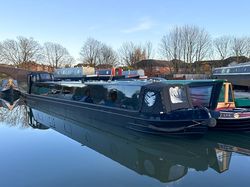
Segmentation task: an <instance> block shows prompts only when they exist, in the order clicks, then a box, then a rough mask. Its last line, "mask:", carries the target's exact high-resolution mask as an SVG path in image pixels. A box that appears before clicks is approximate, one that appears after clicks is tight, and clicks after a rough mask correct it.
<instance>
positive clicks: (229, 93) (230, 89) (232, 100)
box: [228, 84, 234, 102]
mask: <svg viewBox="0 0 250 187" xmlns="http://www.w3.org/2000/svg"><path fill="white" fill-rule="evenodd" d="M228 102H234V99H233V93H232V85H231V84H230V85H229V89H228Z"/></svg>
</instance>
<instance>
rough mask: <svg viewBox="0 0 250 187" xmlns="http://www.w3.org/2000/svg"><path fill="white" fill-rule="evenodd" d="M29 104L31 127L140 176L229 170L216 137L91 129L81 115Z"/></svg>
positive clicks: (171, 177)
mask: <svg viewBox="0 0 250 187" xmlns="http://www.w3.org/2000/svg"><path fill="white" fill-rule="evenodd" d="M30 107H31V108H30ZM30 107H28V111H29V115H30V117H29V118H31V119H32V121H33V122H35V123H34V124H31V126H32V127H33V128H36V129H37V128H40V127H41V128H42V129H43V130H44V127H47V128H51V129H53V130H55V131H57V132H59V133H61V134H63V135H65V136H67V137H69V138H71V139H73V140H75V141H77V142H79V143H80V144H81V145H83V146H87V147H89V148H90V149H93V150H94V151H96V152H97V153H100V154H102V155H104V156H106V157H107V158H109V159H111V160H113V161H115V162H118V163H119V164H121V165H122V166H124V167H127V168H128V169H131V170H132V171H135V172H136V173H138V174H140V175H144V176H148V177H152V178H154V179H156V180H158V181H161V182H163V183H169V182H173V181H177V180H179V179H181V178H183V177H185V175H187V174H188V172H189V171H206V170H208V169H210V168H211V169H213V170H215V171H216V172H218V173H222V172H225V171H227V170H228V169H229V165H230V161H231V155H232V150H231V151H224V150H223V149H224V148H225V147H226V146H223V144H218V143H217V141H218V140H216V141H207V139H205V138H203V139H200V140H199V141H195V140H192V139H186V140H185V141H183V140H182V139H178V138H171V137H162V136H153V135H148V134H141V133H139V132H135V131H133V132H132V133H131V131H130V130H129V129H123V128H120V127H118V126H113V125H110V124H109V123H106V122H101V121H99V122H98V121H96V122H94V123H97V124H96V125H95V126H96V127H99V128H93V127H92V125H89V124H88V123H86V120H85V118H84V116H82V121H81V122H78V121H76V120H75V119H69V118H67V117H62V116H65V115H58V113H59V112H57V114H56V113H55V112H50V110H48V108H44V107H42V108H41V107H40V105H37V104H36V103H31V104H30ZM72 110H77V109H72ZM58 111H60V112H61V113H62V114H64V113H65V110H63V108H58ZM75 112H77V111H75ZM207 135H208V134H206V135H205V136H207ZM216 137H217V138H218V137H219V136H218V135H216ZM226 139H227V138H225V140H226ZM219 146H220V147H221V148H222V149H220V148H219ZM239 146H240V145H239ZM231 147H232V146H231Z"/></svg>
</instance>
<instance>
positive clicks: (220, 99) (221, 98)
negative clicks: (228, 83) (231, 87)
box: [219, 85, 225, 102]
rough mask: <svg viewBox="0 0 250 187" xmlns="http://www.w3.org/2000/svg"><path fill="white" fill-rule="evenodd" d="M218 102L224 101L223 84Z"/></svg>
mask: <svg viewBox="0 0 250 187" xmlns="http://www.w3.org/2000/svg"><path fill="white" fill-rule="evenodd" d="M219 102H225V85H223V86H222V87H221V91H220V96H219Z"/></svg>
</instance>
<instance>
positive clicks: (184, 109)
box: [25, 73, 215, 135]
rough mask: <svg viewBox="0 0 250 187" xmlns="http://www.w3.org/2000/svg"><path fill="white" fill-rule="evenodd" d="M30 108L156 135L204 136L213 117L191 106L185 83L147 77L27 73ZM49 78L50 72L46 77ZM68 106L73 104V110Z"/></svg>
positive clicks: (206, 111)
mask: <svg viewBox="0 0 250 187" xmlns="http://www.w3.org/2000/svg"><path fill="white" fill-rule="evenodd" d="M29 76H30V77H29V80H30V84H29V91H28V93H27V94H25V97H26V99H27V104H28V106H29V105H30V104H31V103H36V104H37V105H39V106H40V107H44V108H48V110H51V111H53V112H55V113H56V112H57V109H58V108H64V110H65V111H66V112H65V113H66V115H67V116H66V117H68V118H71V119H75V120H78V121H81V120H82V117H83V116H84V119H85V120H86V122H89V123H90V124H91V122H93V121H106V122H109V123H110V124H113V125H118V126H122V127H125V128H129V129H133V130H136V131H141V132H146V133H152V134H160V135H203V134H204V133H205V132H206V131H207V128H208V127H209V126H214V125H215V123H214V121H215V120H214V119H213V118H212V117H211V115H210V113H209V111H208V110H207V109H206V108H204V107H196V108H194V107H193V105H192V103H191V98H190V95H189V88H188V86H187V85H180V84H165V83H150V82H148V81H108V82H104V81H92V82H84V83H82V82H79V81H77V82H72V81H70V82H65V81H57V82H55V81H52V80H51V81H42V80H41V79H39V80H37V79H36V77H40V76H37V73H32V74H31V75H29ZM46 77H49V76H46ZM72 108H77V109H78V110H74V112H72Z"/></svg>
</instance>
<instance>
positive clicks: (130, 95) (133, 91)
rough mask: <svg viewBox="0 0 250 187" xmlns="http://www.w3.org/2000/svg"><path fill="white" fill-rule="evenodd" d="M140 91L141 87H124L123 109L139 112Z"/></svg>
mask: <svg viewBox="0 0 250 187" xmlns="http://www.w3.org/2000/svg"><path fill="white" fill-rule="evenodd" d="M140 91H141V87H140V86H132V85H130V86H122V93H123V98H122V100H121V107H122V108H125V109H129V110H139V96H140Z"/></svg>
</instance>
